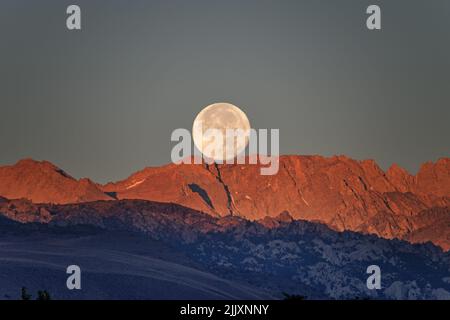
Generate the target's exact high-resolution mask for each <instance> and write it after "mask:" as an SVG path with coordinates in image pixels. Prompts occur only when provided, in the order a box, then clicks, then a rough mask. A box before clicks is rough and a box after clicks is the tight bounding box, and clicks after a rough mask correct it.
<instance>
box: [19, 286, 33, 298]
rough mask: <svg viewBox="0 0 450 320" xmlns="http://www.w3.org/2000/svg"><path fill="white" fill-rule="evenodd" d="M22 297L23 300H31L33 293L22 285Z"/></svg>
mask: <svg viewBox="0 0 450 320" xmlns="http://www.w3.org/2000/svg"><path fill="white" fill-rule="evenodd" d="M21 298H22V300H31V294H28V292H27V288H26V287H22V290H21Z"/></svg>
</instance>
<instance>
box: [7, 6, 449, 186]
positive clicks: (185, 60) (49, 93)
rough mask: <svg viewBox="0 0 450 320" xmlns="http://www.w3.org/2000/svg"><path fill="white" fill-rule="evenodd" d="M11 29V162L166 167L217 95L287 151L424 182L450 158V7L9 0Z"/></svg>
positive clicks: (115, 169)
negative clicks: (404, 172) (421, 176)
mask: <svg viewBox="0 0 450 320" xmlns="http://www.w3.org/2000/svg"><path fill="white" fill-rule="evenodd" d="M69 4H78V5H80V7H81V9H82V30H81V31H68V30H67V29H66V22H65V21H66V17H67V16H66V13H65V11H66V8H67V6H68V5H69ZM369 4H378V5H380V6H381V9H382V30H381V31H369V30H367V29H366V27H365V20H366V17H367V15H366V14H365V10H366V8H367V6H368V5H369ZM0 36H1V41H0V57H1V61H0V107H1V109H0V110H1V113H0V150H1V151H0V164H2V165H3V164H9V163H14V162H16V161H17V160H18V159H20V158H24V157H33V158H36V159H39V160H42V159H46V160H49V161H52V162H54V163H55V164H57V165H58V166H60V167H62V168H63V169H65V170H66V171H67V172H69V173H70V174H72V175H73V176H75V177H77V178H79V177H84V176H88V177H91V178H93V179H94V180H96V181H99V182H104V181H109V180H117V179H121V178H125V177H126V176H128V175H129V174H130V173H132V172H134V171H136V170H138V169H141V168H143V167H144V166H148V165H160V164H163V163H167V162H169V161H170V151H171V148H172V146H173V143H171V141H170V134H171V132H172V131H173V130H174V129H176V128H188V129H191V127H192V121H193V119H194V118H195V116H196V114H197V113H198V112H199V111H200V110H201V109H202V108H203V107H204V106H206V105H208V104H210V103H213V102H219V101H227V102H231V103H233V104H236V105H237V106H239V107H240V108H241V109H242V110H244V111H245V112H246V113H247V115H248V117H249V120H250V122H251V125H252V127H253V128H279V129H280V148H281V153H283V154H321V155H325V156H330V155H334V154H345V155H348V156H350V157H353V158H356V159H365V158H373V159H375V160H376V161H377V162H378V163H379V164H380V165H381V166H382V167H383V168H384V169H387V168H388V167H389V166H390V165H391V164H392V163H393V162H396V163H399V164H400V165H402V166H404V167H406V168H407V169H408V170H410V171H411V172H413V173H415V171H416V170H417V169H418V167H419V165H420V163H422V162H424V161H427V160H436V159H437V158H439V157H444V156H449V155H450V152H449V151H450V138H449V137H450V1H448V0H431V1H425V0H421V1H411V0H408V1H406V0H405V1H400V0H396V1H364V0H354V1H336V0H329V1H318V0H310V1H301V0H292V1H288V0H273V1H265V0H239V1H236V0H226V1H225V0H221V1H216V0H208V1H206V0H204V1H198V0H179V1H172V0H161V1H136V0H133V1H129V0H128V1H125V0H124V1H106V0H104V1H93V0H89V1H81V0H76V1H74V0H70V1H65V0H54V1H46V0H40V1H32V0H28V1H21V0H2V1H1V2H0Z"/></svg>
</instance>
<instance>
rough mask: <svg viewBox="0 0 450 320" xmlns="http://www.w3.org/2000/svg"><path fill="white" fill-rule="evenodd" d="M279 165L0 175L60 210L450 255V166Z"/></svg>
mask: <svg viewBox="0 0 450 320" xmlns="http://www.w3.org/2000/svg"><path fill="white" fill-rule="evenodd" d="M279 167H280V170H279V172H278V174H276V175H273V176H263V175H260V174H259V172H260V166H259V165H237V164H236V165H228V164H224V165H218V164H213V165H207V164H180V165H176V164H169V165H166V166H161V167H149V168H145V169H143V170H141V171H138V172H136V173H134V174H132V175H131V176H129V177H128V178H127V179H124V180H122V181H118V182H111V183H107V184H105V185H102V184H98V183H94V182H92V181H91V180H89V179H80V180H77V179H75V178H73V177H71V176H70V175H69V174H67V173H66V172H64V171H63V170H62V169H60V168H58V167H57V166H55V165H53V164H51V163H50V162H47V161H36V160H32V159H25V160H21V161H19V162H17V163H16V164H14V165H11V166H3V167H0V196H2V197H4V198H7V199H22V198H23V199H28V200H30V201H31V202H33V203H35V204H53V205H58V204H59V205H64V204H83V203H90V202H95V201H112V202H114V201H117V200H123V199H134V200H148V201H153V202H159V203H168V204H178V205H181V206H183V207H186V208H191V209H193V210H195V211H198V212H201V213H205V214H207V215H210V216H212V217H215V218H220V217H228V216H233V217H239V218H242V219H246V220H250V221H256V220H262V219H264V218H266V217H277V216H279V215H280V214H281V213H287V214H288V215H289V216H290V217H292V218H293V219H294V220H305V221H310V222H317V223H322V224H325V225H326V226H328V227H329V228H331V229H332V230H335V231H339V232H342V231H355V232H359V233H362V234H374V235H377V236H379V237H382V238H386V239H394V238H397V239H403V240H407V241H409V242H411V243H424V242H428V241H430V242H432V243H434V244H436V245H438V246H440V247H441V248H443V249H444V250H449V249H450V159H449V158H442V159H439V160H438V161H436V162H435V163H432V162H427V163H425V164H423V165H422V166H421V168H420V170H419V171H418V173H417V174H416V175H411V174H409V173H408V172H407V171H406V170H404V169H403V168H401V167H399V166H398V165H393V166H391V167H390V168H389V169H388V170H387V171H386V172H384V171H383V170H382V169H381V168H380V167H379V166H378V165H377V164H376V163H375V161H373V160H364V161H357V160H353V159H350V158H348V157H345V156H334V157H329V158H326V157H321V156H282V157H280V159H279ZM28 218H29V217H28ZM40 219H41V220H42V219H44V220H45V214H43V216H42V217H41V218H40Z"/></svg>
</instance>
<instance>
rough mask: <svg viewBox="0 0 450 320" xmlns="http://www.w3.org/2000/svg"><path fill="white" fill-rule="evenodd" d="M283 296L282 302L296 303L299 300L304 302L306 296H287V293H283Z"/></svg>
mask: <svg viewBox="0 0 450 320" xmlns="http://www.w3.org/2000/svg"><path fill="white" fill-rule="evenodd" d="M283 296H284V300H290V301H291V300H297V301H299V300H306V298H307V297H306V296H302V295H299V294H289V293H286V292H283Z"/></svg>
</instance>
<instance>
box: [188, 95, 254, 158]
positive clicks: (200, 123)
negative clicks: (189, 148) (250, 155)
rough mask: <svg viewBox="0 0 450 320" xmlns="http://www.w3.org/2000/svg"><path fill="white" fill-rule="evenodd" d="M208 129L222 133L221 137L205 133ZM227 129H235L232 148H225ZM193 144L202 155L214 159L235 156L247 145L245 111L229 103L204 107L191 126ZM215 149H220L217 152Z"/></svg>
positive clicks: (247, 125)
mask: <svg viewBox="0 0 450 320" xmlns="http://www.w3.org/2000/svg"><path fill="white" fill-rule="evenodd" d="M208 129H216V130H218V131H220V132H221V133H222V137H223V138H222V139H216V138H215V137H213V136H211V135H208V134H205V133H207V130H208ZM227 129H232V130H236V129H239V130H236V131H235V132H236V133H237V134H238V135H237V137H236V138H233V140H234V141H233V140H232V141H233V146H234V147H233V148H229V149H231V150H227V146H228V147H230V144H229V143H228V144H227V141H226V137H227ZM192 135H193V139H194V144H195V146H196V147H197V149H198V150H199V151H200V152H201V153H202V154H203V156H205V157H207V158H209V159H213V160H214V161H216V162H217V161H224V160H230V159H234V158H235V157H237V156H238V155H239V154H240V153H241V152H242V151H244V150H245V148H246V147H247V144H248V141H249V136H250V122H249V121H248V118H247V116H246V115H245V113H244V112H243V111H242V110H241V109H239V108H238V107H236V106H235V105H232V104H230V103H224V102H221V103H214V104H211V105H209V106H207V107H205V108H204V109H203V110H202V111H200V113H199V114H198V115H197V117H196V118H195V120H194V124H193V127H192ZM217 150H220V151H221V152H220V151H219V152H217Z"/></svg>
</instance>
